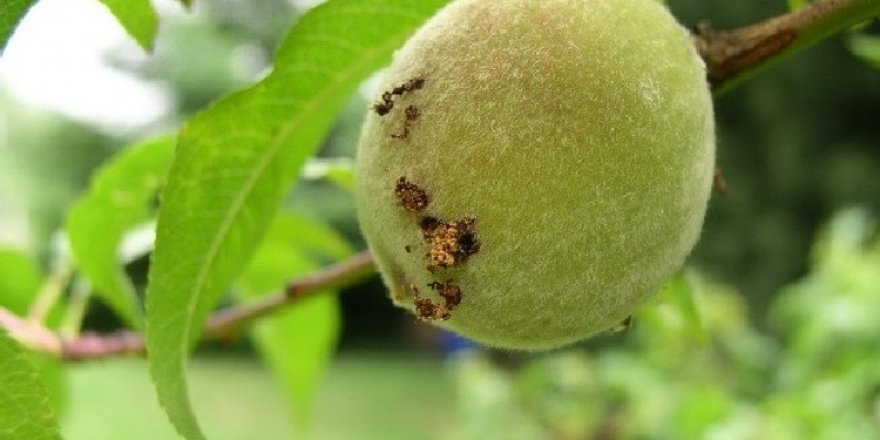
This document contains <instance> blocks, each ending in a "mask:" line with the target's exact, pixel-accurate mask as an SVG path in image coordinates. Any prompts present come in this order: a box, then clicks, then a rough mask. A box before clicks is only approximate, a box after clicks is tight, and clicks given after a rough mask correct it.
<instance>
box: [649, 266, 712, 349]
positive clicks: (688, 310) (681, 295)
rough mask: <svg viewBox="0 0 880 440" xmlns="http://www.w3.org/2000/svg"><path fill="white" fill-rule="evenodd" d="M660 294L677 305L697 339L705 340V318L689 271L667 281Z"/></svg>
mask: <svg viewBox="0 0 880 440" xmlns="http://www.w3.org/2000/svg"><path fill="white" fill-rule="evenodd" d="M660 295H661V296H662V297H663V299H664V300H666V301H668V302H669V303H671V304H672V305H674V306H675V308H676V309H677V310H678V312H679V314H680V315H681V316H682V318H684V322H685V325H686V326H687V328H688V329H689V330H690V332H691V334H692V335H693V336H694V337H695V338H696V339H697V340H699V341H704V342H705V341H706V338H707V335H706V330H705V329H704V327H703V319H702V316H701V315H700V309H699V307H698V306H697V300H696V292H695V290H694V286H693V283H691V281H690V280H689V279H688V276H687V273H679V274H678V275H675V276H674V277H672V278H671V279H670V280H669V281H667V282H666V285H665V286H664V287H663V290H662V291H661V294H660Z"/></svg>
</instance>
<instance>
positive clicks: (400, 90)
mask: <svg viewBox="0 0 880 440" xmlns="http://www.w3.org/2000/svg"><path fill="white" fill-rule="evenodd" d="M424 86H425V79H424V78H413V79H411V80H409V81H407V82H405V83H403V84H401V85H399V86H395V87H394V88H392V89H391V90H386V91H385V92H384V93H382V100H381V101H379V102H377V103H375V104H373V111H375V112H376V114H378V115H379V116H385V115H387V114H388V113H391V110H392V109H394V97H395V96H403V95H404V94H405V93H408V92H412V91H414V90H419V89H421V88H422V87H424Z"/></svg>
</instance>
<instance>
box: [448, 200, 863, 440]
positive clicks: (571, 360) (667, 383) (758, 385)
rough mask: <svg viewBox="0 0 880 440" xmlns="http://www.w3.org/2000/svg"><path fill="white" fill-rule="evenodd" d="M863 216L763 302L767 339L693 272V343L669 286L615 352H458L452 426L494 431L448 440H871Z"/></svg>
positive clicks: (836, 230) (842, 226) (730, 294)
mask: <svg viewBox="0 0 880 440" xmlns="http://www.w3.org/2000/svg"><path fill="white" fill-rule="evenodd" d="M868 218H869V217H868V216H867V215H866V213H865V212H864V211H863V210H848V211H844V212H843V213H841V214H840V215H839V216H837V217H836V218H835V219H834V221H833V222H832V223H831V225H830V227H829V228H828V230H827V231H826V232H825V233H824V234H823V235H822V237H821V239H820V240H819V241H818V243H817V244H816V246H815V248H814V253H813V265H812V268H811V270H810V273H809V274H808V275H807V276H806V277H804V278H802V279H801V280H799V281H797V282H795V283H793V284H791V285H788V286H786V287H785V288H784V289H782V291H781V293H780V295H779V296H778V298H777V299H776V300H775V301H774V302H773V305H772V309H771V313H770V317H771V318H770V324H771V325H770V327H771V328H772V330H771V331H769V332H761V331H759V330H757V329H756V328H755V326H754V325H752V324H751V323H750V322H749V317H748V314H747V313H746V312H747V309H746V306H745V304H744V303H743V300H742V297H741V296H740V295H739V293H738V292H737V291H736V290H734V289H732V288H730V287H726V286H724V285H722V284H717V283H713V282H710V281H707V280H706V279H703V278H700V277H696V276H693V275H691V276H689V277H688V279H689V281H690V283H691V285H692V286H693V291H692V294H693V295H694V297H695V302H696V304H697V305H698V309H699V323H698V325H700V326H701V328H702V330H701V332H702V334H703V335H705V337H695V336H696V335H695V331H694V328H693V325H694V322H695V321H694V318H693V312H692V310H691V309H690V307H688V306H686V305H683V303H682V302H681V301H679V300H677V299H676V298H675V297H676V296H678V295H680V294H681V292H676V291H677V290H681V289H680V288H674V289H666V290H665V291H664V293H663V294H662V295H661V297H660V299H659V303H658V304H652V305H649V306H647V307H645V309H644V310H643V311H642V312H641V313H640V314H639V315H638V316H637V317H636V318H635V324H634V326H633V328H632V330H630V331H629V332H628V334H626V335H625V339H626V341H625V342H624V343H617V344H614V345H613V346H609V347H604V348H599V349H594V350H572V351H563V352H559V353H557V354H554V355H550V356H540V357H537V358H535V359H532V360H530V361H528V362H526V363H525V364H524V365H521V366H519V367H517V368H514V369H511V370H504V369H502V368H500V367H498V366H496V365H493V364H492V363H491V362H490V361H489V359H488V358H487V357H486V356H485V355H483V354H480V353H467V354H464V355H460V357H459V359H458V361H457V362H458V365H459V367H458V375H459V376H460V379H459V388H460V389H461V392H460V397H461V398H460V405H461V406H462V407H464V408H466V412H467V416H466V417H465V418H464V419H463V421H462V423H461V426H465V427H467V426H471V425H470V424H469V423H468V420H471V419H475V420H483V421H484V422H486V423H490V424H492V426H482V427H481V428H480V429H481V430H482V431H480V430H476V429H472V430H466V431H464V432H462V433H459V434H457V435H454V436H452V437H451V438H468V439H477V438H480V439H483V438H529V439H545V438H552V439H587V438H602V439H619V438H652V439H705V438H711V439H792V440H797V439H829V440H831V439H856V438H858V439H868V438H880V351H878V350H877V347H878V346H880V319H877V313H878V311H880V271H878V268H880V239H876V238H875V239H874V240H870V238H871V234H872V233H873V231H874V229H873V227H872V226H873V225H872V224H871V222H870V221H869V220H868ZM619 342H623V341H619ZM476 395H482V396H483V400H493V399H494V405H475V404H474V402H475V401H476V399H475V398H474V397H472V396H476ZM486 395H491V396H492V398H491V399H489V398H486V397H485V396H486ZM511 421H512V422H511ZM485 432H489V433H491V435H489V436H486V434H485Z"/></svg>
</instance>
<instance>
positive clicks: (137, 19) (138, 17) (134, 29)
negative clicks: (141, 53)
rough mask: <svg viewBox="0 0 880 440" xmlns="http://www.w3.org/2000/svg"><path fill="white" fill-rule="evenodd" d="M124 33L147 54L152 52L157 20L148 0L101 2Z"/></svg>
mask: <svg viewBox="0 0 880 440" xmlns="http://www.w3.org/2000/svg"><path fill="white" fill-rule="evenodd" d="M101 3H103V4H104V5H105V6H107V8H109V9H110V12H112V13H113V15H114V16H116V20H118V21H119V23H120V24H122V27H124V28H125V31H126V32H128V34H129V35H131V36H132V38H134V39H135V41H137V43H138V44H139V45H140V46H141V47H142V48H143V49H144V50H145V51H147V52H151V51H152V50H153V42H154V40H155V39H156V30H157V29H158V28H159V18H158V16H157V15H156V9H155V8H153V4H152V3H150V0H101Z"/></svg>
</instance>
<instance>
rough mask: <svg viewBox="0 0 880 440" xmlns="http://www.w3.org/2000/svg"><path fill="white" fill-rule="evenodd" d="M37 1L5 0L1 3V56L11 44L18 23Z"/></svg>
mask: <svg viewBox="0 0 880 440" xmlns="http://www.w3.org/2000/svg"><path fill="white" fill-rule="evenodd" d="M35 3H37V0H4V1H3V2H0V54H2V52H3V49H4V48H5V47H6V43H7V42H9V37H10V36H12V32H13V31H14V30H15V27H16V26H18V22H19V21H21V19H22V17H24V15H25V14H26V13H27V11H28V9H30V8H31V6H33V5H34V4H35Z"/></svg>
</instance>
